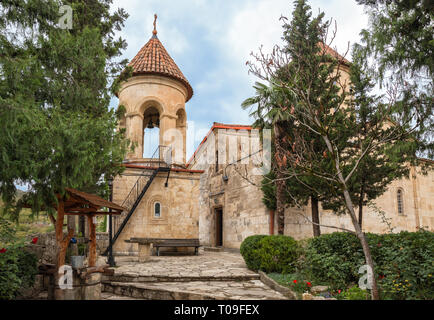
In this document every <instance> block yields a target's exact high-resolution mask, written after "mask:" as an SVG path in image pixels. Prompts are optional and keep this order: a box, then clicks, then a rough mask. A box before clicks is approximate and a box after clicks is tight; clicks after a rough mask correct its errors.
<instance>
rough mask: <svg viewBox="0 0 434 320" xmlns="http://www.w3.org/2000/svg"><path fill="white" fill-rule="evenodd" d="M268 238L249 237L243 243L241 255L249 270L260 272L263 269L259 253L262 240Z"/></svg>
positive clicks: (259, 236) (260, 236) (262, 236)
mask: <svg viewBox="0 0 434 320" xmlns="http://www.w3.org/2000/svg"><path fill="white" fill-rule="evenodd" d="M264 237H267V236H265V235H254V236H250V237H247V238H246V239H244V241H243V242H242V243H241V246H240V253H241V255H242V256H243V258H244V261H245V262H246V265H247V268H249V269H250V270H255V271H257V270H259V268H260V267H261V257H260V253H259V247H260V245H259V242H260V241H261V239H262V238H264Z"/></svg>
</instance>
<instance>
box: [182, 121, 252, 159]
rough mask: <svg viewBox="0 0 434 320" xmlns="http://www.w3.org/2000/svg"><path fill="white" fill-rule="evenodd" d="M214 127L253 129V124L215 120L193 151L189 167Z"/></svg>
mask: <svg viewBox="0 0 434 320" xmlns="http://www.w3.org/2000/svg"><path fill="white" fill-rule="evenodd" d="M214 129H232V130H252V126H250V125H245V124H225V123H218V122H214V123H213V125H212V127H211V129H210V130H209V131H208V133H207V134H206V136H205V138H203V140H202V142H201V143H200V144H199V146H198V147H197V148H196V151H195V152H194V153H193V155H192V156H191V157H190V160H188V162H187V165H186V166H187V167H188V166H189V165H190V164H191V162H192V161H193V160H194V159H195V157H196V154H197V153H198V152H199V149H200V148H201V147H202V145H203V144H204V143H205V142H206V140H208V137H209V135H210V134H211V132H213V131H214Z"/></svg>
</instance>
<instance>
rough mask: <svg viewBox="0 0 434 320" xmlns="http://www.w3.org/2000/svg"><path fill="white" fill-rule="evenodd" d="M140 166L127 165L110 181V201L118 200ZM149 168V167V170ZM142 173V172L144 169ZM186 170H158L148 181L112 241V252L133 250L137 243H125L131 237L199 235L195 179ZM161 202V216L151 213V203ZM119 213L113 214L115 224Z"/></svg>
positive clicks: (128, 188)
mask: <svg viewBox="0 0 434 320" xmlns="http://www.w3.org/2000/svg"><path fill="white" fill-rule="evenodd" d="M142 172H143V169H132V168H128V169H127V170H126V171H125V172H124V173H123V175H122V176H119V177H117V178H116V179H115V180H114V183H113V201H114V202H115V203H118V204H122V202H123V200H124V199H125V198H126V196H127V195H128V193H129V192H130V190H131V188H132V187H133V186H134V183H135V182H136V180H137V178H138V176H137V175H138V174H140V173H142ZM150 173H151V171H149V174H150ZM145 174H146V172H145ZM199 176H200V174H198V173H190V172H175V171H172V172H171V173H170V177H169V181H168V187H165V182H166V179H167V173H160V174H158V175H157V177H156V178H155V179H154V181H153V182H152V184H151V186H150V187H149V189H148V190H147V192H146V194H145V195H144V197H143V199H142V201H141V202H140V204H139V206H138V207H137V209H136V211H135V212H134V214H133V215H132V217H131V218H130V220H129V221H128V223H127V225H126V226H125V228H124V230H123V231H122V233H121V234H120V236H119V238H118V239H117V241H116V243H115V245H114V252H115V253H116V254H135V253H137V252H138V248H137V244H131V243H126V242H125V240H128V239H130V238H132V237H149V238H181V239H182V238H183V239H189V238H199V203H198V195H199V179H200V177H199ZM156 202H159V203H160V204H161V217H159V218H157V217H155V216H154V212H153V208H154V204H155V203H156ZM121 219H123V217H119V218H116V220H117V221H116V223H115V224H116V225H117V226H119V225H120V223H121V221H122V220H121Z"/></svg>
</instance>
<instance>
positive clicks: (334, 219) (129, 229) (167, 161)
mask: <svg viewBox="0 0 434 320" xmlns="http://www.w3.org/2000/svg"><path fill="white" fill-rule="evenodd" d="M325 50H327V51H328V53H331V54H332V55H336V56H338V54H337V53H336V52H334V51H333V50H331V49H330V48H328V47H326V48H325ZM338 57H339V56H338ZM348 64H349V63H348V61H346V65H344V67H343V70H341V74H342V81H343V82H348V81H349V74H348V72H349V70H348ZM129 65H130V66H131V67H132V69H133V76H132V78H130V79H129V80H128V81H126V82H124V83H123V84H122V86H121V89H120V91H119V92H118V97H119V105H123V106H124V107H125V109H126V113H125V117H124V118H123V119H121V121H120V123H119V127H120V128H125V129H126V135H127V138H129V139H130V140H131V141H133V142H135V143H136V148H135V149H134V151H133V152H131V153H130V154H128V156H127V159H126V160H125V163H124V166H125V167H126V170H125V172H124V173H123V174H122V175H121V176H118V177H116V178H115V180H114V182H113V201H114V202H115V203H118V204H121V205H123V206H124V207H126V208H127V209H128V212H124V213H123V214H122V216H121V217H119V218H116V220H115V223H114V231H115V244H114V252H115V254H135V253H136V252H137V250H138V249H137V247H136V246H137V244H132V243H128V242H126V241H125V240H128V239H130V238H133V237H150V238H182V239H191V238H199V239H200V242H201V244H202V245H205V246H222V247H226V248H239V246H240V244H241V242H242V241H243V240H244V239H245V238H246V237H248V236H250V235H253V234H273V233H275V230H277V226H276V220H277V219H275V217H274V213H273V212H272V211H270V210H268V209H267V208H266V207H265V205H264V204H263V202H262V197H263V195H262V192H261V190H260V188H259V187H258V186H259V185H260V181H261V180H262V176H261V175H258V174H257V173H255V172H256V171H255V170H257V164H258V163H260V161H258V159H256V158H257V157H261V156H262V153H263V152H262V151H261V146H260V143H258V142H255V143H253V141H256V140H257V139H256V138H257V136H256V135H254V132H253V131H254V130H252V128H251V127H250V126H248V125H233V124H221V123H214V125H213V126H212V128H211V130H210V131H209V133H208V135H207V136H206V137H205V138H204V139H203V141H202V143H201V144H200V146H199V147H198V149H197V150H196V152H195V153H194V155H193V156H192V157H191V159H190V160H189V161H188V163H186V129H187V127H186V121H187V112H186V103H187V102H188V101H189V100H190V99H191V97H192V96H193V89H192V87H191V85H190V84H189V82H188V81H187V79H186V78H185V76H184V75H183V74H182V72H181V70H180V69H179V68H178V66H177V65H176V64H175V62H174V61H173V59H172V58H171V57H170V55H169V54H168V53H167V51H166V50H165V48H164V47H163V45H162V44H161V42H160V41H159V39H158V37H157V31H156V29H155V28H154V31H153V36H152V38H151V39H150V40H149V41H148V42H147V43H146V44H145V45H144V46H143V48H142V49H141V50H140V51H139V52H138V54H137V55H136V56H135V57H134V58H133V59H132V60H131V62H130V64H129ZM152 132H154V133H155V132H157V135H156V136H157V140H158V141H157V144H158V145H159V147H158V148H157V150H156V152H155V153H154V156H153V157H149V156H144V149H143V147H144V143H143V142H144V138H145V137H147V135H149V134H151V133H152ZM227 141H231V142H230V143H226V142H227ZM258 141H259V140H258ZM220 143H223V145H224V147H223V148H222V147H221V146H220ZM225 143H226V144H225ZM148 151H149V150H148ZM222 151H223V152H222ZM148 154H150V153H149V152H148ZM426 161H428V162H430V160H426ZM430 163H433V162H432V161H431V162H430ZM433 199H434V172H433V171H430V172H429V174H428V175H422V174H421V173H420V170H419V168H411V175H410V178H409V179H401V180H397V181H394V182H393V183H392V184H391V185H390V187H389V189H388V191H387V192H386V193H385V194H383V195H382V196H381V197H379V198H378V199H377V201H376V207H377V209H374V208H365V212H366V213H365V215H364V221H363V228H364V231H368V232H377V233H382V232H389V231H390V230H391V228H394V231H400V230H410V231H415V230H417V229H419V228H422V227H423V228H426V229H429V230H433V228H434V201H433ZM378 209H379V210H380V211H382V213H380V212H379V210H378ZM309 213H310V206H309V205H308V206H307V207H305V208H302V209H295V208H290V209H287V210H286V212H285V234H286V235H290V236H293V237H295V238H296V239H301V238H307V237H311V236H312V235H313V234H312V233H313V232H312V225H311V224H310V223H309V221H308V218H309ZM320 220H321V224H324V225H330V226H340V227H345V228H348V229H352V226H351V221H350V219H349V217H348V216H345V215H344V216H337V215H335V214H334V213H332V212H329V211H325V210H322V208H321V206H320ZM333 231H336V230H335V229H332V228H325V227H322V228H321V232H322V233H328V232H333Z"/></svg>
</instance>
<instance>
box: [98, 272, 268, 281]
mask: <svg viewBox="0 0 434 320" xmlns="http://www.w3.org/2000/svg"><path fill="white" fill-rule="evenodd" d="M259 279H260V276H259V274H249V275H212V276H203V275H202V276H182V277H180V276H167V275H162V276H158V275H150V276H145V275H128V274H119V275H116V274H114V275H113V276H104V278H103V281H104V282H126V283H149V282H191V281H249V280H259Z"/></svg>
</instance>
